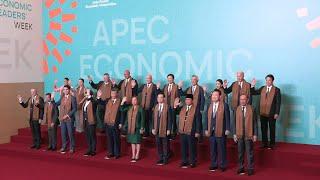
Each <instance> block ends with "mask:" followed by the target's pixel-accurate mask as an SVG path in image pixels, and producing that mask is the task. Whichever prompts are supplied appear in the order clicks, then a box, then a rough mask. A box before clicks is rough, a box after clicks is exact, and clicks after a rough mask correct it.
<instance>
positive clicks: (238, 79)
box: [237, 71, 244, 82]
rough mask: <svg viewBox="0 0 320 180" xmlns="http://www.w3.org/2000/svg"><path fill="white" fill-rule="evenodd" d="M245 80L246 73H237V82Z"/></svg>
mask: <svg viewBox="0 0 320 180" xmlns="http://www.w3.org/2000/svg"><path fill="white" fill-rule="evenodd" d="M243 80H244V72H243V71H239V72H237V81H239V82H242V81H243Z"/></svg>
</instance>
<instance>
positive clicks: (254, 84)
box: [251, 78, 257, 87]
mask: <svg viewBox="0 0 320 180" xmlns="http://www.w3.org/2000/svg"><path fill="white" fill-rule="evenodd" d="M256 84H257V80H256V78H253V79H252V81H251V86H252V87H255V86H256Z"/></svg>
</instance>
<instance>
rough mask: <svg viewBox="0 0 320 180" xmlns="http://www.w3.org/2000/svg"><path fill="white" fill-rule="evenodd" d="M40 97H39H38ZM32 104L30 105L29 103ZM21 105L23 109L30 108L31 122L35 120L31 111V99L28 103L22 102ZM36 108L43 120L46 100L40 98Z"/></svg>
mask: <svg viewBox="0 0 320 180" xmlns="http://www.w3.org/2000/svg"><path fill="white" fill-rule="evenodd" d="M37 96H39V95H37ZM29 102H30V103H29ZM20 105H21V106H22V107H23V108H27V107H29V108H30V111H29V112H30V115H29V120H33V117H32V111H31V108H32V101H31V97H29V98H28V100H27V101H26V102H21V103H20ZM36 107H38V108H39V119H43V113H44V112H43V111H44V100H43V98H42V97H41V96H39V104H38V105H36Z"/></svg>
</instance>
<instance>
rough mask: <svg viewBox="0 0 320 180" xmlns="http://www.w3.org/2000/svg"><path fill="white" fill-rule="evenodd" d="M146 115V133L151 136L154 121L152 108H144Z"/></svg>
mask: <svg viewBox="0 0 320 180" xmlns="http://www.w3.org/2000/svg"><path fill="white" fill-rule="evenodd" d="M144 117H145V126H144V127H145V133H144V134H145V135H146V136H149V135H150V133H151V122H152V109H146V110H144Z"/></svg>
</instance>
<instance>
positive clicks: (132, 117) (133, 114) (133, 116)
mask: <svg viewBox="0 0 320 180" xmlns="http://www.w3.org/2000/svg"><path fill="white" fill-rule="evenodd" d="M138 111H139V106H138V105H137V106H136V107H135V108H134V106H132V107H130V109H129V111H128V134H134V133H135V132H136V122H137V115H138Z"/></svg>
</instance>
